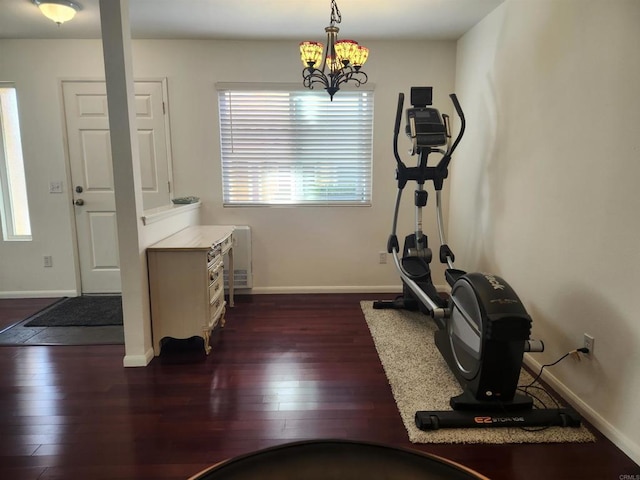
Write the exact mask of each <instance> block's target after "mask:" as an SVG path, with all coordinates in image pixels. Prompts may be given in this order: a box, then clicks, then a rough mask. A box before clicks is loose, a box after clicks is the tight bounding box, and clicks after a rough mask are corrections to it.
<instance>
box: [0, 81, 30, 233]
mask: <svg viewBox="0 0 640 480" xmlns="http://www.w3.org/2000/svg"><path fill="white" fill-rule="evenodd" d="M0 89H11V90H13V97H14V101H15V105H11V106H10V107H9V108H7V105H4V106H3V102H2V97H1V96H0V216H1V217H2V218H1V219H0V220H1V222H0V223H1V224H2V236H3V240H5V241H31V240H32V239H33V237H32V229H31V215H30V212H29V202H28V192H27V185H26V172H25V165H24V153H23V152H24V150H23V148H22V133H21V128H20V112H19V105H18V90H17V88H16V85H15V83H13V82H4V81H0ZM11 110H13V111H11ZM9 115H12V116H13V117H15V118H14V119H13V121H12V123H15V125H14V127H15V128H16V130H15V131H14V132H13V136H14V138H13V140H8V138H7V137H8V129H7V128H6V126H5V125H6V123H7V122H6V119H7V117H8V116H9ZM10 144H13V147H14V149H15V150H14V154H16V155H17V156H18V157H17V158H14V159H13V161H12V162H11V164H10V163H9V159H8V158H7V157H8V156H9V155H8V153H9V152H8V148H10V146H9V147H8V146H7V145H10ZM14 169H15V171H12V170H14ZM15 197H21V198H15ZM18 202H20V203H21V205H22V211H21V212H18V210H17V206H16V204H17V203H18ZM17 222H23V223H24V225H22V226H21V227H20V226H18V224H17ZM21 229H23V230H24V231H25V232H28V233H18V232H19V231H20V230H21Z"/></svg>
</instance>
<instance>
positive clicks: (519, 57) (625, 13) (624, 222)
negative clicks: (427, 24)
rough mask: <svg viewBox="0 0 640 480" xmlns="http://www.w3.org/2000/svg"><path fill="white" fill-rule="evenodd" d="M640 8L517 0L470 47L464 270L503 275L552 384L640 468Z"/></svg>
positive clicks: (453, 226) (461, 174)
mask: <svg viewBox="0 0 640 480" xmlns="http://www.w3.org/2000/svg"><path fill="white" fill-rule="evenodd" d="M639 26H640V2H637V1H636V0H629V1H625V0H613V1H609V2H602V1H598V0H581V1H577V0H565V1H562V2H559V1H549V0H538V1H515V0H508V1H507V2H506V3H505V4H503V5H502V6H501V7H499V8H498V9H497V10H495V11H494V12H493V13H492V14H490V15H489V16H488V17H487V18H485V19H484V20H483V21H482V22H481V23H480V24H478V25H477V26H476V27H475V28H473V29H472V30H471V31H469V32H468V33H467V34H466V35H464V37H463V38H462V39H461V40H460V41H459V42H458V49H457V67H456V89H457V93H458V95H459V97H460V101H461V102H462V105H463V107H464V108H465V110H466V113H467V117H468V118H467V120H468V134H467V136H466V138H465V139H464V140H463V142H462V145H461V148H460V153H459V154H458V156H457V158H456V159H454V162H453V171H452V184H451V207H450V230H449V233H450V240H451V244H452V246H453V248H454V250H455V251H456V253H457V254H458V259H459V262H458V263H459V265H460V266H461V267H462V268H467V269H469V270H475V269H480V270H485V271H492V272H494V273H496V274H499V275H501V276H503V277H504V278H505V279H507V281H508V282H509V283H510V284H511V285H512V286H513V287H514V288H515V289H516V291H517V292H518V294H519V295H520V296H521V297H522V299H523V301H524V303H525V304H526V306H527V309H528V310H529V313H530V314H531V315H532V316H533V318H534V336H535V337H537V338H542V339H544V341H545V344H546V346H547V351H546V352H545V353H543V354H536V356H535V362H538V363H539V364H544V363H551V362H552V361H554V360H556V359H557V358H559V357H560V356H562V355H563V354H564V353H566V352H568V351H570V350H572V349H574V348H577V347H581V346H582V341H583V333H584V332H588V333H590V334H591V335H593V336H595V339H596V341H595V349H594V353H593V356H592V357H591V358H589V359H588V360H587V361H582V362H577V361H575V360H572V359H571V358H569V359H567V360H565V361H564V362H562V363H560V364H559V365H557V366H555V367H552V368H551V369H550V370H549V373H550V376H549V377H548V378H549V379H550V380H551V381H553V382H554V383H555V385H556V386H558V387H559V388H561V389H562V390H564V392H565V394H567V395H569V397H570V398H571V399H572V401H573V403H574V404H575V405H576V406H577V407H578V408H580V409H581V411H582V412H583V413H585V414H586V415H588V417H589V419H590V420H592V421H594V422H595V423H596V425H597V426H598V427H599V428H600V429H601V430H602V431H603V432H604V433H605V434H607V435H608V436H609V437H611V438H612V439H614V440H615V441H616V443H617V444H618V445H619V446H620V447H621V448H623V449H624V450H625V451H626V452H627V453H628V454H629V455H630V456H632V457H633V459H634V460H635V461H636V462H639V461H640V412H639V411H638V409H637V404H638V398H639V397H640V375H639V374H638V373H639V368H640V367H639V366H640V322H638V312H639V311H640V295H638V291H639V290H638V282H639V281H640V248H639V247H638V245H639V241H640V222H639V221H638V218H639V217H638V212H639V211H640V193H638V185H637V183H638V179H640V148H639V143H638V142H639V137H638V134H639V128H640V96H639V95H638V85H640V55H638V51H637V46H638V44H640V28H639Z"/></svg>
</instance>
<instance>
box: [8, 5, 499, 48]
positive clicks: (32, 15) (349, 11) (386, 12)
mask: <svg viewBox="0 0 640 480" xmlns="http://www.w3.org/2000/svg"><path fill="white" fill-rule="evenodd" d="M74 1H76V2H77V3H79V4H80V5H81V7H82V10H81V11H80V12H79V13H78V14H77V15H76V17H75V18H74V19H73V20H71V21H70V22H68V23H65V24H63V25H62V26H60V27H58V26H57V25H56V24H55V23H53V22H52V21H51V20H49V19H47V18H45V17H44V16H43V15H42V14H41V13H40V11H39V10H38V8H37V7H36V6H35V5H34V4H33V2H32V0H0V38H100V12H99V10H100V9H99V0H74ZM108 1H115V0H108ZM503 1H504V0H338V2H337V4H338V7H339V9H340V11H341V13H342V23H341V24H340V25H339V26H340V29H341V30H340V37H341V38H354V39H356V40H359V41H360V40H363V39H372V40H376V39H381V40H401V39H457V38H459V37H460V36H461V35H462V34H463V33H464V32H466V31H467V30H468V29H469V28H471V27H472V26H473V25H475V24H476V23H477V22H478V21H479V20H481V19H482V18H483V17H484V16H486V15H487V14H488V13H489V12H491V11H492V10H493V9H495V8H496V7H497V6H498V5H499V4H501V3H502V2H503ZM129 5H130V11H131V13H130V20H131V35H132V37H133V38H185V39H187V38H188V39H274V40H296V41H301V40H317V41H322V40H323V38H324V36H325V34H324V27H326V26H327V25H328V24H329V18H330V13H331V1H330V0H129Z"/></svg>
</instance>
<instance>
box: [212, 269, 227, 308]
mask: <svg viewBox="0 0 640 480" xmlns="http://www.w3.org/2000/svg"><path fill="white" fill-rule="evenodd" d="M223 294H224V282H223V277H222V275H218V279H217V280H216V281H215V282H213V283H212V284H211V285H209V303H213V302H214V301H215V300H216V299H217V298H218V297H222V296H223Z"/></svg>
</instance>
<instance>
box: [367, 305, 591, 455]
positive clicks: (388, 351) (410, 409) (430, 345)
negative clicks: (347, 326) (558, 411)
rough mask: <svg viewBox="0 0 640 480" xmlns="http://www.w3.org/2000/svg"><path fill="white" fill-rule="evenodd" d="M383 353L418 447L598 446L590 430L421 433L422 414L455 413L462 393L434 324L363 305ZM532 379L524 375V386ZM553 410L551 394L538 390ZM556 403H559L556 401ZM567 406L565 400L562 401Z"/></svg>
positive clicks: (423, 318) (405, 313) (422, 317)
mask: <svg viewBox="0 0 640 480" xmlns="http://www.w3.org/2000/svg"><path fill="white" fill-rule="evenodd" d="M360 305H361V307H362V311H363V312H364V316H365V319H366V321H367V325H368V326H369V330H370V331H371V336H372V337H373V340H374V343H375V345H376V349H377V350H378V355H379V356H380V360H381V362H382V366H383V367H384V370H385V373H386V374H387V378H388V380H389V384H390V385H391V390H392V392H393V396H394V397H395V400H396V404H397V405H398V410H399V411H400V415H401V416H402V421H403V422H404V426H405V428H406V429H407V433H408V434H409V440H410V441H411V442H413V443H558V442H593V441H595V437H594V436H593V435H592V434H591V432H589V431H588V430H587V428H586V427H584V426H581V427H579V428H571V427H569V428H562V427H550V428H547V429H545V430H540V431H527V430H523V429H521V428H457V429H441V430H435V431H422V430H420V429H419V428H418V427H416V425H415V423H414V416H415V413H416V411H418V410H451V407H450V406H449V399H450V398H451V397H452V396H455V395H458V394H460V393H461V392H462V389H461V388H460V384H459V383H458V382H457V380H456V379H455V377H454V376H453V373H451V371H450V370H449V367H448V366H447V364H446V362H445V360H444V359H443V358H442V356H441V355H440V351H439V350H438V349H437V348H436V346H435V343H434V340H433V334H434V332H435V330H436V328H437V327H436V326H435V323H434V322H433V320H431V318H429V317H428V316H426V315H424V314H421V313H419V312H409V311H403V310H375V309H374V308H373V302H371V301H362V302H361V303H360ZM532 380H533V378H532V377H531V376H530V375H529V374H528V373H527V372H526V371H524V369H523V371H522V373H521V376H520V385H527V384H529V383H530V382H531V381H532ZM535 395H536V396H537V397H539V398H542V399H543V401H545V403H546V404H547V405H548V406H549V407H550V408H552V407H553V406H554V405H553V402H552V400H550V399H549V397H547V395H548V393H547V394H545V393H544V392H540V391H538V392H536V393H535ZM556 400H557V399H556ZM559 403H562V402H559Z"/></svg>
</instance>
